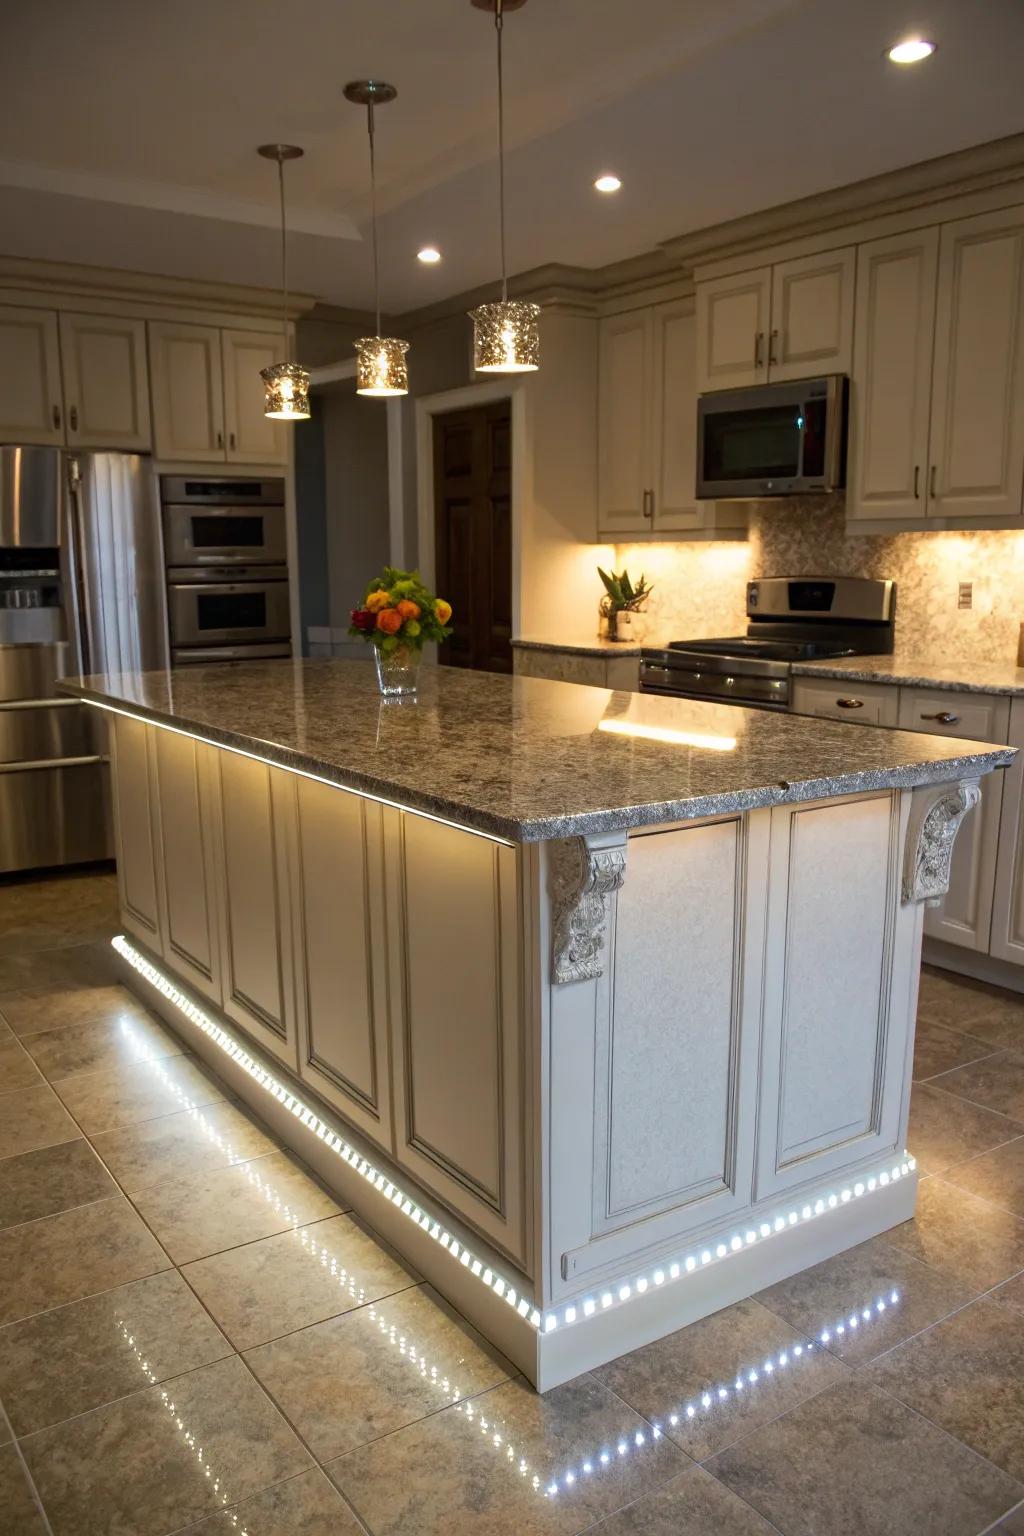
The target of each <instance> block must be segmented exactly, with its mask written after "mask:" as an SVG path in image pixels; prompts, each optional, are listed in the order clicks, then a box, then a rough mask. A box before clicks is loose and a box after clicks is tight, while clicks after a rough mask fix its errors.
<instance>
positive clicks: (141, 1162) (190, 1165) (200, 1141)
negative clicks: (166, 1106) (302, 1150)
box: [90, 1103, 280, 1195]
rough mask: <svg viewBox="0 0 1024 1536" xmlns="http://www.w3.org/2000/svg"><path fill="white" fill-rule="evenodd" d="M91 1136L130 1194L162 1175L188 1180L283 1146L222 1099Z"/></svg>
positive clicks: (153, 1182)
mask: <svg viewBox="0 0 1024 1536" xmlns="http://www.w3.org/2000/svg"><path fill="white" fill-rule="evenodd" d="M90 1139H91V1141H92V1144H93V1146H94V1147H95V1148H96V1150H97V1152H98V1153H99V1154H100V1156H101V1157H102V1159H103V1161H104V1162H105V1163H106V1165H107V1167H108V1168H109V1169H110V1171H111V1173H112V1174H113V1175H114V1177H115V1179H117V1181H118V1183H119V1184H120V1185H121V1187H122V1189H124V1190H125V1191H126V1192H127V1193H128V1194H129V1195H132V1194H135V1193H136V1192H137V1191H138V1190H140V1189H142V1188H143V1187H144V1186H145V1185H147V1184H155V1183H156V1182H157V1181H158V1180H160V1179H168V1178H176V1179H187V1178H191V1177H193V1176H195V1175H200V1174H206V1173H210V1172H211V1171H212V1170H213V1169H215V1168H227V1167H229V1166H230V1165H231V1164H232V1163H245V1162H249V1161H250V1160H251V1159H252V1158H255V1157H265V1156H266V1154H267V1153H268V1152H277V1151H279V1150H280V1143H279V1142H277V1141H276V1140H275V1139H274V1138H273V1137H272V1135H271V1134H270V1132H269V1131H267V1130H265V1129H264V1128H263V1127H262V1126H261V1125H259V1124H258V1123H257V1121H256V1120H255V1119H254V1118H253V1116H252V1115H250V1114H249V1112H248V1111H247V1110H245V1109H242V1108H240V1107H239V1106H238V1105H236V1104H224V1103H221V1104H204V1105H203V1106H202V1107H201V1108H196V1109H182V1110H179V1111H178V1113H177V1114H173V1115H162V1116H160V1118H159V1119H157V1120H145V1121H143V1122H142V1123H141V1124H140V1125H127V1126H123V1127H122V1128H121V1129H120V1130H117V1131H98V1132H96V1133H95V1134H94V1135H93V1136H92V1137H91V1138H90Z"/></svg>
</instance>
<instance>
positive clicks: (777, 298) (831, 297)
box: [768, 245, 855, 383]
mask: <svg viewBox="0 0 1024 1536" xmlns="http://www.w3.org/2000/svg"><path fill="white" fill-rule="evenodd" d="M854 270H855V251H854V247H853V246H852V245H848V246H845V247H844V248H843V249H841V250H838V251H822V252H821V254H820V255H817V256H800V257H797V258H795V259H794V260H793V261H780V262H779V263H778V265H777V266H775V267H773V268H772V318H771V329H770V331H769V334H768V377H769V378H770V379H771V380H772V382H773V383H779V382H782V381H784V380H786V379H812V378H814V377H815V376H816V375H817V374H822V373H849V371H850V367H851V364H852V358H853V287H854Z"/></svg>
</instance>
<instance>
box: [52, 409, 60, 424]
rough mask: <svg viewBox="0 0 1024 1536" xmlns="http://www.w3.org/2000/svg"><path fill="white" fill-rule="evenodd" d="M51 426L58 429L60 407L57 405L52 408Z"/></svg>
mask: <svg viewBox="0 0 1024 1536" xmlns="http://www.w3.org/2000/svg"><path fill="white" fill-rule="evenodd" d="M53 425H54V426H55V427H59V426H60V406H59V405H55V406H54V408H53Z"/></svg>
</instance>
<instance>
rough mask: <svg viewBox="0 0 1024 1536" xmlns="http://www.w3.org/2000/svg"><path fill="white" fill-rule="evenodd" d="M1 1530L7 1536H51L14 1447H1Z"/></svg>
mask: <svg viewBox="0 0 1024 1536" xmlns="http://www.w3.org/2000/svg"><path fill="white" fill-rule="evenodd" d="M0 1531H3V1533H4V1536H49V1533H48V1532H47V1529H46V1524H45V1522H44V1520H43V1517H42V1515H41V1514H40V1513H39V1506H38V1504H37V1503H36V1501H35V1499H34V1498H33V1497H32V1490H31V1488H30V1487H29V1485H28V1479H27V1478H26V1476H25V1469H24V1467H23V1466H22V1464H21V1458H20V1457H19V1455H18V1453H17V1451H16V1450H15V1449H14V1446H13V1445H4V1446H0Z"/></svg>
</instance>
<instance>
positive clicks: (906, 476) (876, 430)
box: [846, 229, 939, 522]
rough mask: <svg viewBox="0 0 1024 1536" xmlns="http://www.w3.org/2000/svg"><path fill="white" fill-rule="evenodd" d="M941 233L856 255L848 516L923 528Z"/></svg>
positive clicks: (925, 232) (919, 234)
mask: <svg viewBox="0 0 1024 1536" xmlns="http://www.w3.org/2000/svg"><path fill="white" fill-rule="evenodd" d="M938 253H939V232H938V230H937V229H915V230H911V231H910V232H909V233H907V234H905V235H888V236H886V238H885V239H883V240H871V241H869V242H868V243H867V244H866V245H862V246H860V247H859V248H858V251H857V300H856V310H857V327H856V335H855V338H854V346H853V372H852V375H851V378H850V439H849V459H848V462H849V470H848V474H847V490H846V516H847V518H848V519H849V520H850V521H852V522H855V521H857V520H858V519H860V520H862V521H864V520H870V519H873V518H879V519H881V518H899V519H900V520H901V521H904V522H905V521H907V520H910V519H920V520H921V521H923V520H924V517H925V513H926V510H927V497H928V424H929V416H930V412H931V381H932V353H933V348H934V336H935V291H936V280H937V269H938Z"/></svg>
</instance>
